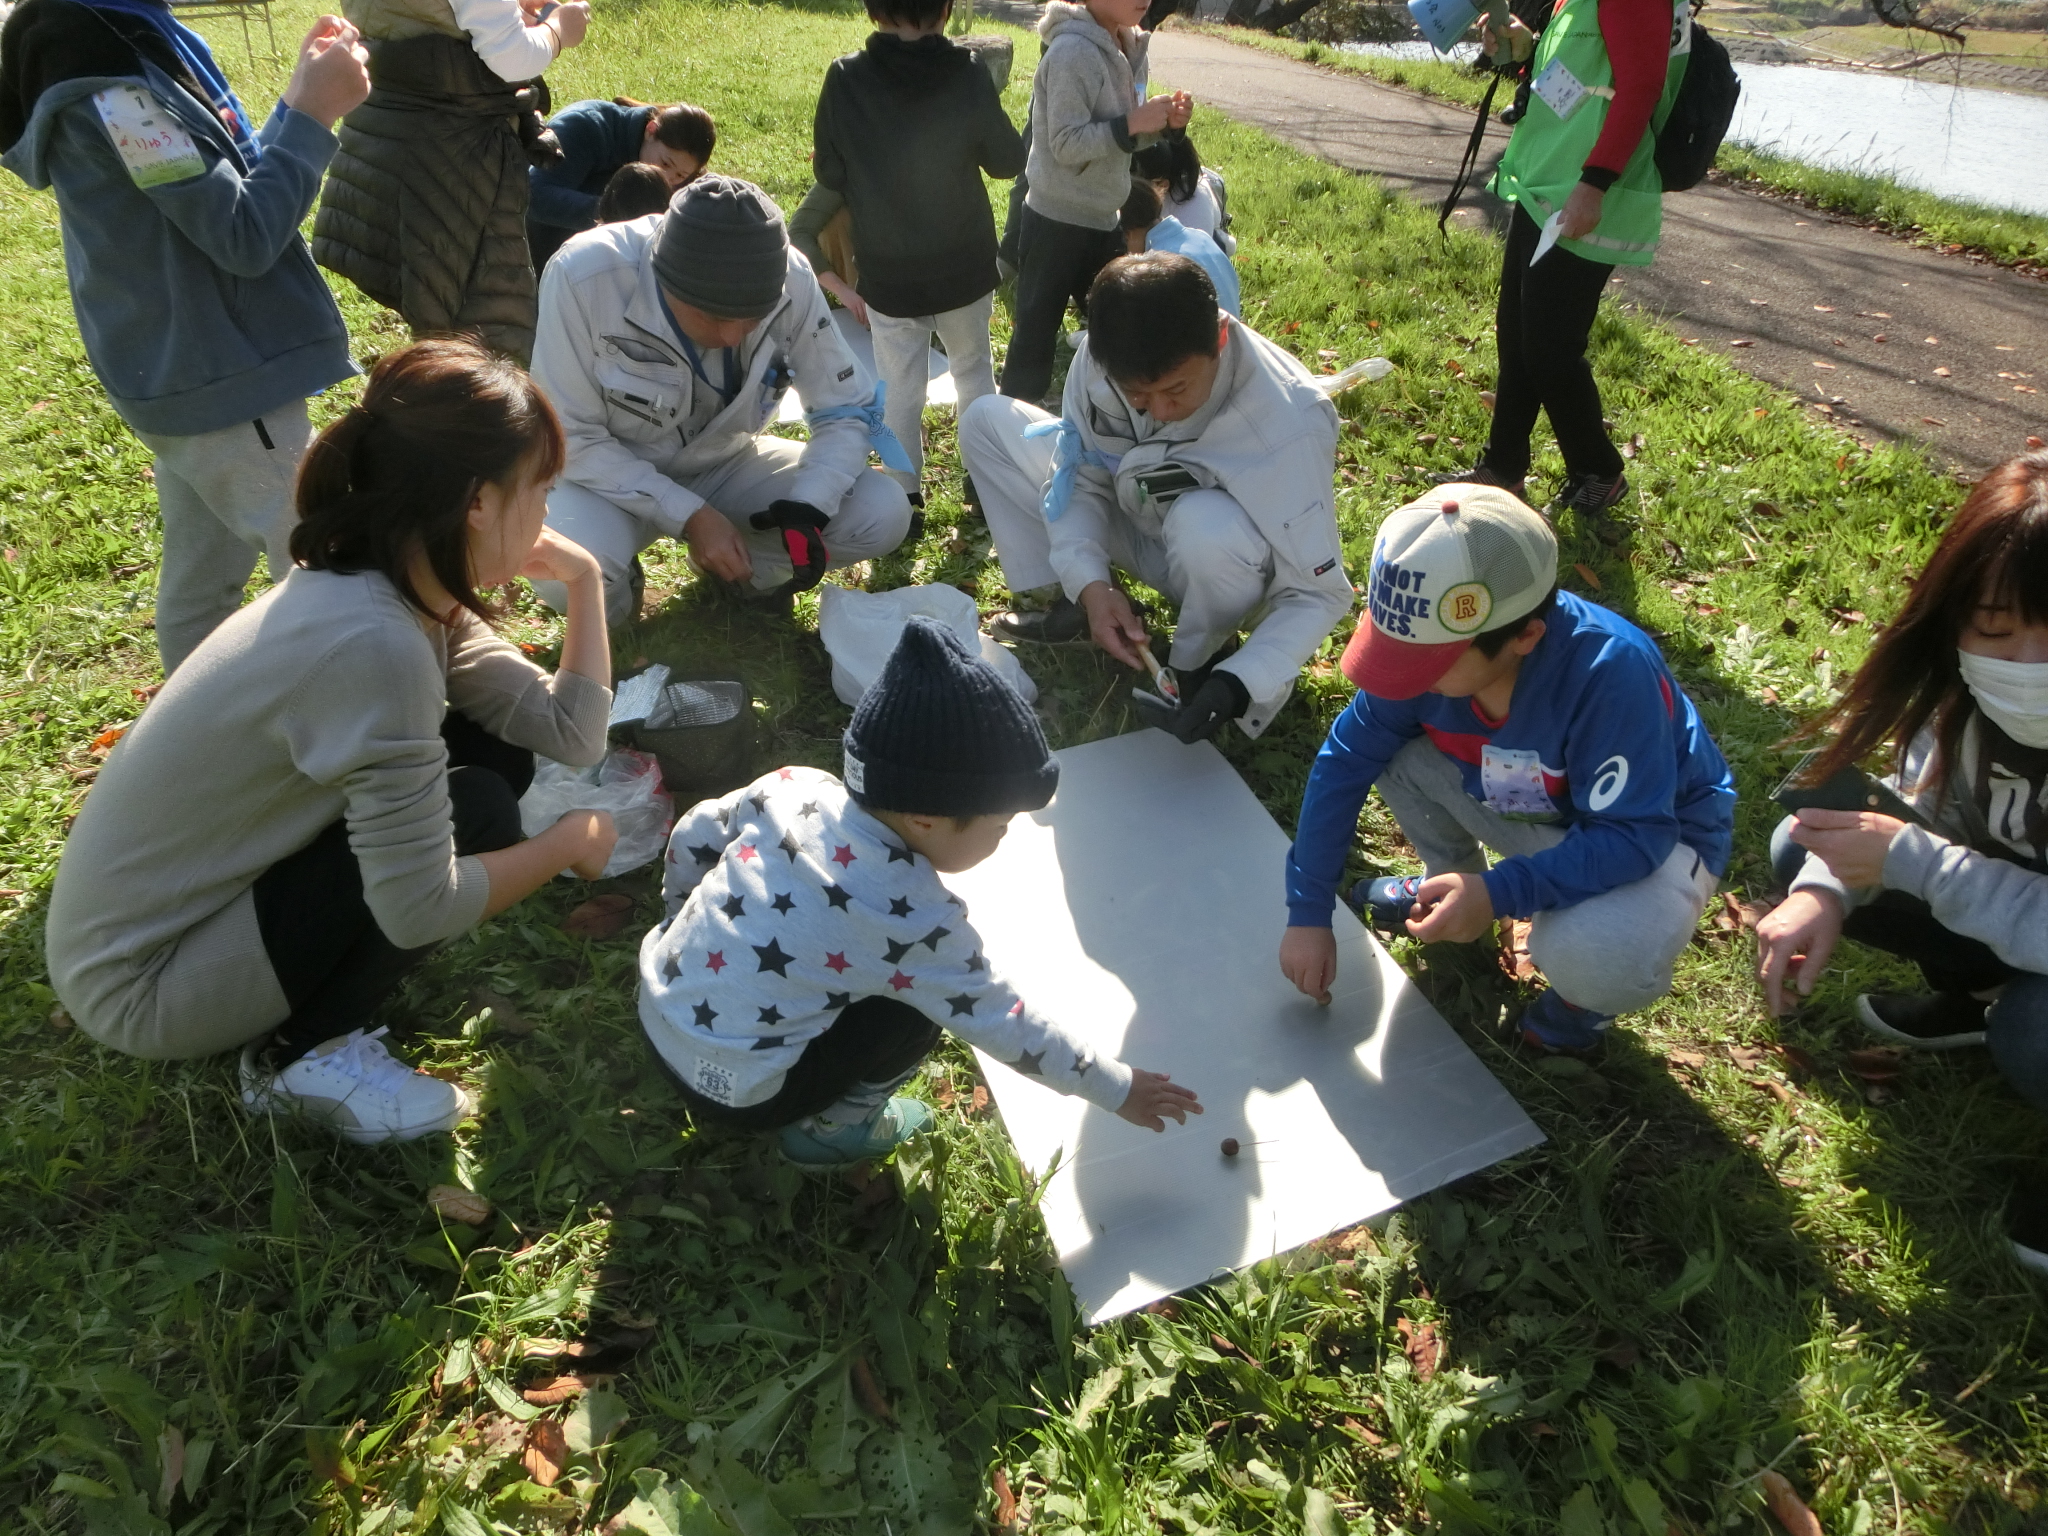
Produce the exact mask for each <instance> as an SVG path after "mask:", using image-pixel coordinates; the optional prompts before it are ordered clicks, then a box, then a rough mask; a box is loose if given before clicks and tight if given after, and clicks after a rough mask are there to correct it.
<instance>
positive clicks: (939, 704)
mask: <svg viewBox="0 0 2048 1536" xmlns="http://www.w3.org/2000/svg"><path fill="white" fill-rule="evenodd" d="M844 744H845V748H846V756H845V763H846V787H847V788H848V789H849V790H850V791H852V793H853V797H854V799H855V800H856V801H858V802H859V803H860V804H861V805H863V806H865V807H867V809H869V810H871V811H878V810H879V811H907V812H910V813H912V814H916V815H923V816H992V815H1002V814H1004V813H1006V812H1014V811H1035V810H1037V809H1038V808H1039V807H1040V806H1042V805H1044V804H1045V803H1046V802H1047V801H1048V800H1050V799H1052V794H1053V790H1054V788H1055V787H1056V786H1057V785H1058V784H1059V781H1060V765H1059V764H1058V763H1057V762H1055V761H1054V760H1053V756H1052V754H1051V753H1050V752H1048V751H1047V750H1046V747H1045V734H1044V733H1043V732H1042V731H1040V730H1039V728H1038V717H1037V716H1036V715H1034V714H1032V712H1031V706H1030V705H1029V704H1026V703H1025V702H1024V701H1023V700H1022V699H1021V698H1019V697H1018V696H1017V694H1016V692H1015V691H1014V690H1013V689H1012V688H1011V687H1010V685H1009V684H1008V683H1006V682H1004V681H1003V680H1002V678H1001V677H999V676H998V675H997V674H996V669H995V668H994V667H991V666H990V665H989V664H988V663H987V662H985V661H983V660H982V659H981V658H980V657H979V656H976V655H974V654H973V653H972V652H971V651H969V650H968V649H967V647H966V645H964V644H963V643H962V642H961V639H960V637H959V636H958V635H956V634H954V633H953V631H952V630H951V629H949V628H948V627H947V626H945V625H944V624H941V623H939V622H938V621H937V620H935V619H929V618H926V617H925V616H924V615H922V614H918V615H916V616H915V617H913V618H912V619H911V621H910V622H909V623H908V624H906V625H905V626H904V627H903V638H902V639H901V640H899V641H897V642H896V649H895V651H894V652H892V653H891V654H890V657H889V660H888V663H887V664H886V665H885V666H884V667H883V668H882V675H881V676H880V677H879V678H877V679H876V680H875V682H874V685H873V686H872V687H870V688H869V689H868V691H867V693H866V694H864V695H863V696H862V698H861V701H860V704H859V706H858V707H857V708H856V709H855V710H854V712H853V723H852V724H851V725H849V726H848V727H847V728H846V736H845V743H844Z"/></svg>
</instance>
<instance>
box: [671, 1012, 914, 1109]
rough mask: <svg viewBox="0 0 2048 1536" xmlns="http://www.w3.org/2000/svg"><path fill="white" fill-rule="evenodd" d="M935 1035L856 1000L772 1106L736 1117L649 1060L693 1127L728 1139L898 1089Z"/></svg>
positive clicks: (766, 1102) (812, 1047) (902, 1015)
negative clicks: (850, 1097) (857, 1091)
mask: <svg viewBox="0 0 2048 1536" xmlns="http://www.w3.org/2000/svg"><path fill="white" fill-rule="evenodd" d="M939 1033H940V1031H939V1026H938V1025H936V1024H934V1023H933V1022H932V1021H931V1020H930V1019H928V1018H926V1017H925V1016H924V1015H923V1014H921V1013H919V1012H918V1011H917V1010H916V1009H915V1008H913V1007H911V1006H910V1005H909V1004H908V1003H899V1002H897V1001H896V999H895V998H893V997H864V998H862V999H861V1000H860V1001H859V1002H857V1003H855V1004H853V1005H852V1006H851V1007H848V1008H842V1009H840V1010H839V1017H838V1018H836V1019H834V1020H833V1021H832V1027H831V1028H829V1029H827V1030H826V1031H825V1032H824V1033H823V1034H822V1035H819V1036H818V1037H817V1038H816V1039H815V1040H813V1041H812V1042H811V1043H810V1044H809V1045H807V1046H805V1047H804V1053H803V1055H801V1056H799V1057H798V1058H797V1059H796V1065H795V1066H793V1067H791V1068H790V1069H789V1071H788V1073H787V1074H786V1075H785V1076H784V1077H783V1079H782V1087H781V1088H780V1089H778V1090H777V1091H776V1094H775V1096H774V1097H773V1098H770V1099H763V1100H762V1101H761V1102H760V1103H759V1104H749V1105H747V1106H746V1107H745V1108H744V1109H734V1108H733V1107H732V1106H731V1105H730V1104H720V1103H719V1102H718V1101H717V1100H715V1099H707V1098H705V1097H704V1095H703V1094H701V1093H699V1092H698V1091H697V1090H696V1089H694V1088H692V1087H691V1086H690V1085H689V1084H688V1083H686V1082H684V1081H683V1080H682V1079H681V1078H680V1077H677V1076H676V1073H675V1069H674V1068H672V1067H670V1066H669V1064H668V1063H667V1062H666V1061H663V1060H662V1058H661V1056H660V1054H659V1053H657V1054H656V1055H655V1058H654V1059H655V1060H656V1061H659V1062H661V1066H662V1070H663V1071H665V1072H667V1073H668V1075H669V1077H670V1078H672V1079H673V1080H674V1082H675V1085H676V1087H677V1088H678V1089H680V1090H681V1092H682V1095H683V1102H684V1103H686V1104H688V1105H689V1106H690V1113H691V1115H692V1116H693V1117H695V1118H696V1119H698V1120H701V1121H702V1122H704V1123H705V1124H707V1125H723V1126H729V1127H731V1128H732V1129H733V1130H736V1131H774V1130H780V1129H781V1128H782V1127H783V1126H785V1125H794V1124H795V1123H796V1122H797V1121H799V1120H801V1119H803V1118H804V1116H806V1115H815V1114H816V1113H817V1112H818V1111H819V1110H821V1109H829V1108H831V1107H832V1106H833V1105H834V1104H836V1103H838V1102H839V1101H840V1100H841V1099H842V1098H844V1097H845V1096H846V1094H847V1091H848V1090H849V1089H852V1088H854V1087H857V1086H859V1085H860V1084H863V1083H893V1082H898V1081H900V1080H901V1079H902V1078H903V1077H904V1076H906V1075H907V1074H908V1073H909V1071H910V1069H911V1068H912V1067H914V1066H916V1065H917V1064H918V1063H919V1062H920V1061H923V1060H924V1059H925V1057H927V1056H929V1055H931V1053H932V1049H933V1048H934V1047H935V1046H937V1045H938V1043H939Z"/></svg>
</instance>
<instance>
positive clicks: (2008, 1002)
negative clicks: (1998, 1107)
mask: <svg viewBox="0 0 2048 1536" xmlns="http://www.w3.org/2000/svg"><path fill="white" fill-rule="evenodd" d="M1814 732H1815V733H1816V734H1819V733H1821V732H1829V733H1832V736H1833V740H1832V742H1831V743H1830V745H1829V746H1828V748H1827V750H1826V751H1825V752H1824V753H1823V754H1822V755H1821V757H1820V758H1819V760H1818V761H1817V762H1816V764H1815V765H1814V767H1813V768H1812V770H1811V771H1810V772H1809V773H1808V774H1807V775H1806V777H1807V779H1808V780H1810V781H1811V782H1815V783H1818V782H1821V781H1822V780H1825V779H1827V778H1828V777H1830V776H1831V775H1833V774H1834V773H1836V772H1837V771H1839V770H1840V769H1842V768H1846V767H1853V766H1854V765H1856V764H1857V763H1860V762H1862V761H1863V760H1865V759H1866V758H1869V757H1871V756H1872V755H1873V754H1877V753H1880V752H1882V751H1883V750H1884V749H1885V748H1887V747H1889V748H1891V749H1892V751H1893V753H1894V754H1895V760H1896V762H1897V763H1898V764H1899V767H1898V770H1897V771H1896V772H1895V773H1894V774H1892V775H1891V776H1890V780H1889V782H1890V783H1891V784H1892V786H1893V787H1894V788H1896V789H1897V791H1898V792H1899V793H1900V794H1901V795H1902V796H1904V797H1905V798H1906V800H1907V801H1908V802H1909V803H1910V804H1911V806H1912V808H1913V809H1914V810H1915V812H1917V813H1918V815H1919V817H1920V818H1921V823H1922V824H1916V823H1913V822H1908V821H1902V820H1899V819H1898V818H1896V817H1892V816H1883V815H1878V814H1875V813H1872V812H1868V811H1827V810H1804V811H1801V812H1800V813H1799V814H1798V815H1797V816H1794V817H1788V818H1786V820H1785V821H1784V822H1783V823H1782V824H1780V826H1779V828H1778V831H1777V834H1776V835H1775V836H1774V837H1773V839H1772V845H1771V855H1772V862H1773V864H1774V866H1775V868H1776V870H1777V872H1778V876H1779V879H1780V880H1781V881H1783V882H1785V883H1786V884H1788V885H1789V886H1790V887H1791V895H1790V896H1788V897H1787V898H1786V900H1785V901H1784V902H1783V903H1782V904H1781V905H1780V906H1779V907H1777V908H1776V909H1775V910H1774V911H1772V912H1771V913H1770V914H1769V915H1768V916H1767V917H1766V918H1764V920H1763V921H1762V922H1761V923H1759V924H1758V925H1757V946H1758V967H1757V968H1758V977H1759V979H1760V980H1761V982H1762V983H1763V987H1764V992H1765V996H1766V999H1767V1001H1768V1002H1769V1004H1770V1007H1771V1009H1772V1011H1773V1012H1774V1013H1782V1012H1784V1011H1785V1009H1786V1007H1787V1006H1788V1004H1789V1001H1790V1000H1789V999H1788V998H1787V997H1786V995H1785V983H1786V981H1787V979H1788V977H1789V978H1790V979H1791V980H1793V981H1794V982H1795V983H1796V985H1797V987H1798V989H1799V992H1800V993H1801V994H1802V995H1803V994H1807V993H1811V992H1812V991H1813V986H1814V983H1815V982H1816V981H1817V980H1819V978H1820V974H1821V971H1822V969H1823V968H1824V967H1825V966H1826V965H1827V963H1828V959H1829V957H1830V956H1831V955H1832V954H1833V953H1834V949H1835V944H1836V942H1837V941H1838V940H1839V939H1841V938H1842V937H1843V936H1845V935H1846V936H1847V937H1849V938H1852V939H1857V940H1860V941H1861V942H1863V943H1866V944H1869V945H1872V946H1873V947H1875V948H1878V949H1882V950H1886V951H1889V952H1890V953H1892V954H1895V955H1898V956H1900V957H1902V958H1904V959H1907V960H1912V961H1914V962H1916V963H1917V964H1918V965H1919V967H1920V970H1921V974H1922V975H1923V976H1924V977H1925V978H1926V981H1927V985H1928V988H1929V991H1928V992H1927V993H1926V994H1923V995H1919V996H1896V995H1884V994H1866V995H1864V996H1862V997H1859V998H1858V999H1857V1000H1856V1010H1857V1014H1858V1016H1859V1017H1860V1018H1861V1020H1862V1022H1863V1024H1864V1026H1865V1027H1866V1028H1867V1029H1869V1030H1870V1032H1871V1033H1872V1034H1874V1035H1876V1036H1878V1037H1879V1038H1880V1039H1882V1040H1884V1041H1886V1042H1887V1043H1889V1044H1892V1045H1897V1046H1904V1047H1906V1048H1908V1049H1918V1050H1933V1051H1943V1050H1955V1049H1959V1048H1962V1047H1966V1046H1975V1045H1985V1046H1988V1047H1989V1048H1990V1051H1991V1058H1992V1060H1993V1062H1995V1063H1996V1064H1997V1066H1998V1069H1999V1072H2000V1073H2001V1075H2003V1076H2004V1078H2005V1079H2006V1081H2007V1082H2008V1083H2010V1084H2011V1085H2012V1087H2013V1088H2014V1089H2015V1090H2016V1091H2017V1092H2018V1093H2019V1094H2020V1095H2021V1096H2022V1097H2024V1098H2025V1099H2026V1100H2027V1101H2028V1102H2029V1103H2031V1104H2033V1105H2034V1106H2035V1107H2036V1108H2038V1109H2040V1110H2042V1111H2044V1112H2048V453H2032V454H2027V455H2025V456H2024V457H2021V458H2017V459H2010V460H2008V461H2006V462H2005V463H2004V464H2001V465H1999V466H1998V468H1996V469H1994V470H1992V471H1991V473H1989V474H1988V475H1986V476H1985V477H1984V478H1983V479H1982V480H1980V481H1979V482H1978V483H1977V486H1976V489H1974V490H1973V491H1971V493H1970V495H1969V497H1968V499H1967V500H1965V501H1964V503H1963V507H1962V510H1961V511H1960V512H1958V513H1957V514H1956V518H1955V521H1954V522H1952V523H1951V524H1950V525H1949V528H1948V531H1947V532H1946V533H1944V534H1943V535H1942V538H1941V542H1940V543H1939V544H1938V545H1936V546H1935V550H1934V556H1933V558H1932V559H1930V560H1929V561H1928V562H1927V568H1926V569H1925V570H1923V571H1922V572H1921V573H1920V575H1919V577H1918V579H1917V580H1915V581H1914V582H1913V586H1912V593H1911V595H1910V596H1909V597H1908V598H1907V600H1906V605H1905V607H1904V609H1903V610H1901V612H1900V614H1899V616H1898V618H1896V619H1895V620H1893V621H1892V624H1891V626H1890V627H1889V628H1888V629H1886V630H1885V632H1884V635H1883V636H1882V637H1881V638H1880V639H1879V640H1878V642H1877V644H1876V645H1875V646H1873V647H1872V648H1871V652H1870V656H1869V658H1868V659H1867V660H1866V661H1865V662H1864V663H1863V666H1862V668H1861V670H1859V671H1858V672H1857V674H1856V677H1855V680H1854V681H1853V682H1851V683H1850V685H1849V689H1848V692H1847V693H1846V694H1845V695H1844V696H1843V698H1842V701H1841V703H1840V704H1838V705H1837V706H1836V707H1835V708H1834V710H1833V711H1831V712H1830V713H1829V714H1828V715H1827V717H1826V718H1824V719H1823V720H1822V721H1820V722H1819V723H1818V724H1817V725H1816V726H1815V727H1814ZM2006 1219H2007V1226H2008V1231H2009V1234H2010V1236H2011V1239H2012V1243H2013V1248H2014V1252H2015V1253H2016V1254H2017V1255H2018V1256H2019V1258H2020V1260H2021V1262H2023V1263H2025V1264H2026V1265H2027V1266H2028V1267H2030V1268H2033V1269H2037V1270H2040V1271H2041V1272H2043V1273H2048V1179H2044V1178H2042V1177H2039V1176H2037V1177H2036V1178H2035V1179H2034V1180H2033V1181H2032V1182H2031V1183H2026V1184H2023V1185H2022V1186H2021V1187H2020V1188H2019V1189H2018V1190H2016V1191H2015V1194H2014V1198H2013V1201H2012V1203H2011V1205H2010V1206H2009V1207H2008V1209H2007V1212H2006Z"/></svg>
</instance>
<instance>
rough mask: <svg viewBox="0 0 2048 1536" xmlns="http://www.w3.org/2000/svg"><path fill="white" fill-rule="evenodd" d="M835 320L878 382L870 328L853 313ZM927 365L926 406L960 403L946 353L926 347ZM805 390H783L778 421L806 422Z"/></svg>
mask: <svg viewBox="0 0 2048 1536" xmlns="http://www.w3.org/2000/svg"><path fill="white" fill-rule="evenodd" d="M832 319H833V320H834V322H835V323H837V325H838V326H839V334H840V336H841V337H842V338H843V339H844V340H845V342H846V345H847V346H848V347H850V348H851V349H852V351H853V355H854V356H855V357H856V358H858V359H859V361H860V365H861V367H863V368H865V369H867V371H868V377H869V378H871V379H879V378H880V377H881V374H880V373H879V372H878V371H877V370H876V368H875V338H874V337H873V336H872V335H871V334H870V333H869V331H868V328H867V327H866V326H864V325H862V324H861V323H860V322H859V321H858V320H856V319H854V318H853V311H852V310H848V309H835V310H833V311H832ZM925 363H926V365H927V367H928V368H929V370H930V379H931V382H930V383H928V384H926V385H925V387H924V403H925V404H926V405H942V406H945V407H947V408H948V409H950V408H952V407H953V406H954V405H956V404H958V403H959V399H960V397H959V395H957V394H956V393H955V392H954V390H953V370H952V365H951V364H949V363H948V362H947V361H946V354H945V353H943V352H941V351H940V350H939V349H938V348H937V347H926V348H925ZM802 389H803V386H802V384H801V383H799V384H798V386H797V387H796V388H795V389H791V390H786V391H784V393H783V396H782V404H781V406H780V407H778V408H777V410H776V413H775V418H776V420H778V421H802V420H803V419H804V402H803V399H802V396H801V391H802Z"/></svg>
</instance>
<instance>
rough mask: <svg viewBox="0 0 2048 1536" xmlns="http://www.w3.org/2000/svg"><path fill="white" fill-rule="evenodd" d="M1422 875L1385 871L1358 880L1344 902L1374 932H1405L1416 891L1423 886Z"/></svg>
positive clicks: (1412, 910)
mask: <svg viewBox="0 0 2048 1536" xmlns="http://www.w3.org/2000/svg"><path fill="white" fill-rule="evenodd" d="M1423 878H1424V877H1423V876H1421V875H1384V876H1382V877H1381V878H1379V879H1377V880H1361V881H1359V882H1358V884H1356V885H1354V886H1353V887H1351V890H1350V893H1349V894H1348V895H1346V896H1345V898H1344V903H1345V905H1346V906H1348V907H1350V908H1351V910H1352V911H1354V912H1356V913H1357V914H1358V915H1359V916H1360V917H1362V918H1364V919H1365V920H1366V922H1367V924H1369V925H1370V926H1371V927H1372V929H1373V930H1374V931H1375V932H1377V933H1402V934H1404V933H1406V932H1407V931H1408V918H1409V915H1410V914H1411V913H1413V912H1414V910H1415V893H1416V892H1417V891H1419V890H1421V889H1422V881H1423Z"/></svg>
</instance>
